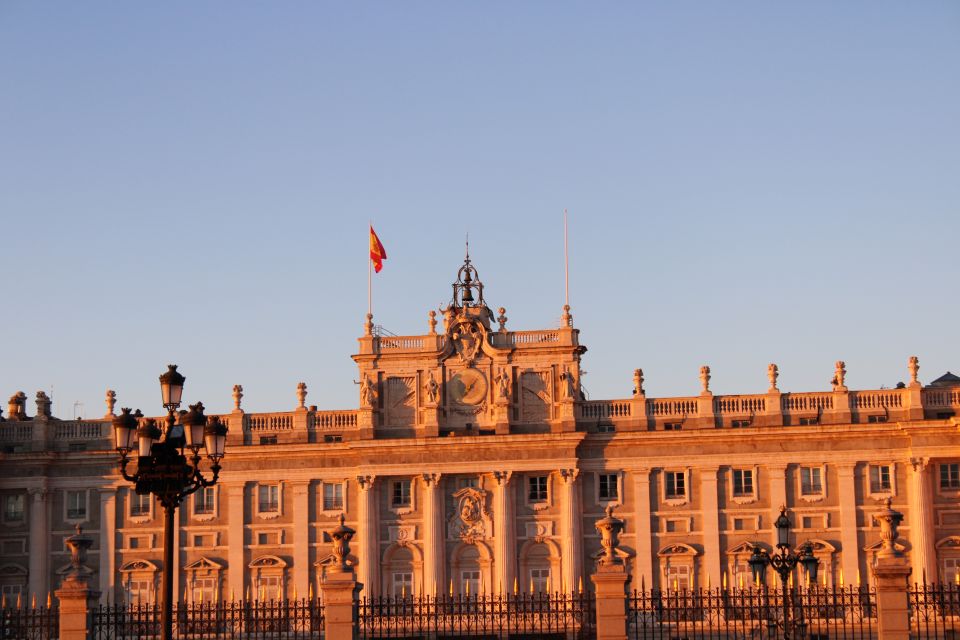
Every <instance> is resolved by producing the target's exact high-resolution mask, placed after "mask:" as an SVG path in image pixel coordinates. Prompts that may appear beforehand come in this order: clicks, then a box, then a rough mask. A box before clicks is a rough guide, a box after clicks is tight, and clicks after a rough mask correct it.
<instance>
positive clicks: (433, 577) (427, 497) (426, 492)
mask: <svg viewBox="0 0 960 640" xmlns="http://www.w3.org/2000/svg"><path fill="white" fill-rule="evenodd" d="M421 479H422V480H423V591H424V593H426V594H428V595H437V594H438V593H443V585H444V579H443V576H444V558H445V557H446V549H445V547H446V544H445V541H446V536H445V535H444V530H443V495H442V493H441V491H440V474H439V473H424V474H423V475H422V476H421Z"/></svg>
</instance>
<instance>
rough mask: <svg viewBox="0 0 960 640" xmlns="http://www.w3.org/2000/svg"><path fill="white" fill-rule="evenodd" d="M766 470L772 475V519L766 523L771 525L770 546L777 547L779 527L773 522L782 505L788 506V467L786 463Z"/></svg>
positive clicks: (778, 514)
mask: <svg viewBox="0 0 960 640" xmlns="http://www.w3.org/2000/svg"><path fill="white" fill-rule="evenodd" d="M766 472H767V474H768V475H769V476H770V485H769V486H770V488H769V490H770V519H769V520H768V521H767V522H766V523H765V524H768V525H770V546H771V547H772V548H774V549H776V547H777V528H776V527H775V526H773V523H774V522H776V521H777V517H779V516H780V506H781V505H783V506H788V505H787V468H786V466H784V465H771V466H769V467H767V468H766ZM754 482H756V480H754Z"/></svg>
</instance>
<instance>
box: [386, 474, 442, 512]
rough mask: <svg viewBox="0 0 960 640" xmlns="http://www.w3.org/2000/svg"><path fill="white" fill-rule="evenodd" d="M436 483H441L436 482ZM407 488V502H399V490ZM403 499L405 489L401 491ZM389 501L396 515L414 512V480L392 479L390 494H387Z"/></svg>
mask: <svg viewBox="0 0 960 640" xmlns="http://www.w3.org/2000/svg"><path fill="white" fill-rule="evenodd" d="M435 482H439V480H436V481H435ZM398 487H406V492H407V496H406V498H407V499H406V502H402V501H401V502H397V501H396V495H397V488H398ZM400 495H401V498H402V497H403V489H402V488H401V489H400ZM387 499H388V500H389V501H390V509H391V510H392V511H394V512H395V513H410V512H412V511H413V510H414V508H415V507H414V491H413V478H392V479H391V480H390V493H388V494H387Z"/></svg>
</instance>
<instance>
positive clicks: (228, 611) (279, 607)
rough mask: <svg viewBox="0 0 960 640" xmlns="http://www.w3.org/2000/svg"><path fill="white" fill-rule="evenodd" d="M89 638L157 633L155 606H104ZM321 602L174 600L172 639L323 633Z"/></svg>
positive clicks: (253, 639)
mask: <svg viewBox="0 0 960 640" xmlns="http://www.w3.org/2000/svg"><path fill="white" fill-rule="evenodd" d="M92 616H93V618H92V620H91V633H90V638H91V639H92V640H121V639H126V638H129V639H131V640H133V639H134V638H151V637H159V636H160V606H159V605H158V604H145V605H108V606H99V607H97V608H96V609H94V610H93V612H92ZM323 624H324V620H323V604H322V603H321V602H320V601H319V600H316V599H307V598H303V599H299V600H267V601H260V600H252V601H243V602H209V603H179V604H176V605H174V608H173V635H174V637H176V638H197V639H199V638H204V639H207V638H209V639H212V640H227V639H232V638H238V639H239V638H243V639H244V640H266V639H267V638H269V639H270V640H307V639H308V638H321V637H322V636H323Z"/></svg>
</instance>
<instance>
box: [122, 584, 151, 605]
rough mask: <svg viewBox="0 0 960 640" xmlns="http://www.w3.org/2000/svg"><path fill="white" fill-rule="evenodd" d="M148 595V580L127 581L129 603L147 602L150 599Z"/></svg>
mask: <svg viewBox="0 0 960 640" xmlns="http://www.w3.org/2000/svg"><path fill="white" fill-rule="evenodd" d="M150 595H151V594H150V581H149V580H131V581H130V582H128V583H127V601H128V602H129V603H130V604H132V605H141V604H149V603H150V601H151V599H150Z"/></svg>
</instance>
